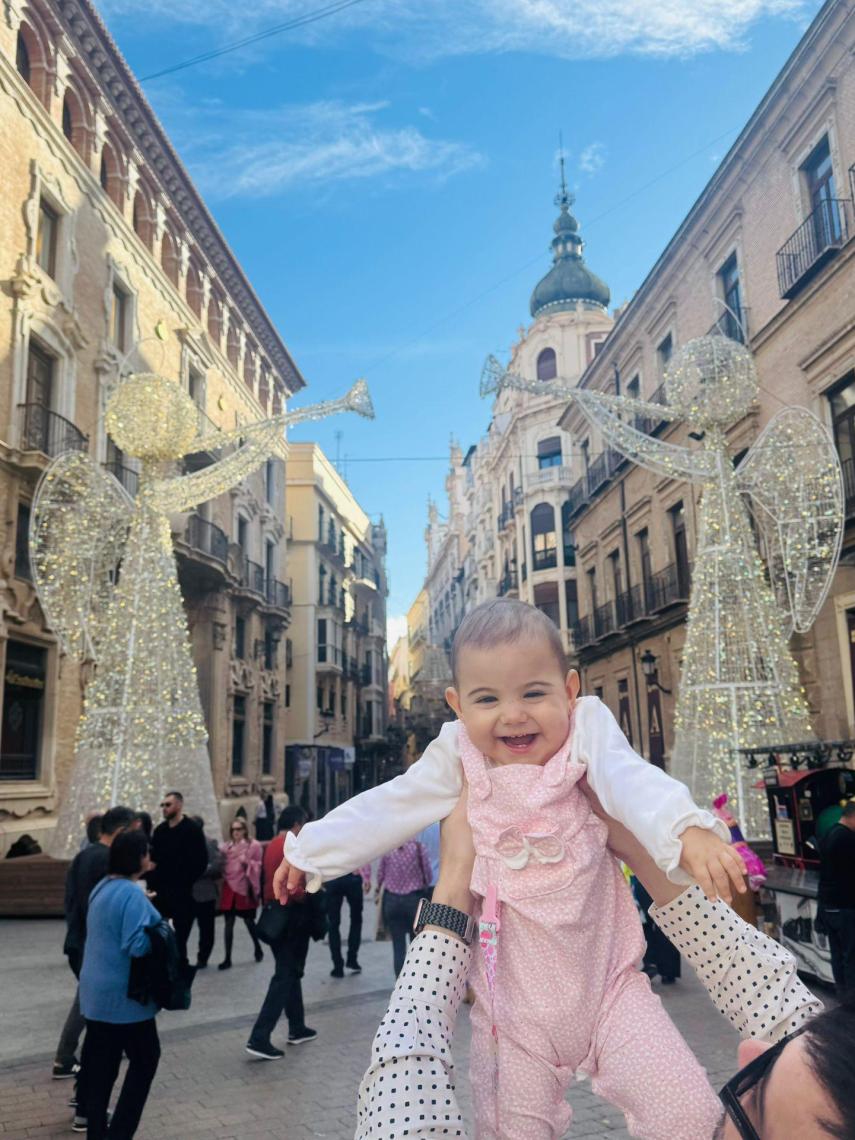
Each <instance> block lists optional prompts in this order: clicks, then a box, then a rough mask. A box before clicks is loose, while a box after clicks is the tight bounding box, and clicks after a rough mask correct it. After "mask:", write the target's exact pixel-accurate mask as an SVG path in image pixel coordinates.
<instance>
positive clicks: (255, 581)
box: [240, 558, 265, 597]
mask: <svg viewBox="0 0 855 1140" xmlns="http://www.w3.org/2000/svg"><path fill="white" fill-rule="evenodd" d="M240 580H241V585H242V586H243V587H245V589H247V590H252V592H253V593H254V594H260V595H261V596H262V597H264V594H265V589H264V583H265V574H264V567H263V566H260V565H259V564H258V563H257V562H253V561H252V559H250V558H244V559H243V562H242V563H241V568H240Z"/></svg>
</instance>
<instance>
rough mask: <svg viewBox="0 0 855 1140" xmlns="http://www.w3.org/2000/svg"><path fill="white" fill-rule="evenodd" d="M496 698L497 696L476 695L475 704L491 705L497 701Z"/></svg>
mask: <svg viewBox="0 0 855 1140" xmlns="http://www.w3.org/2000/svg"><path fill="white" fill-rule="evenodd" d="M495 700H496V698H495V697H476V699H475V704H476V705H491V704H493V703H494V702H495Z"/></svg>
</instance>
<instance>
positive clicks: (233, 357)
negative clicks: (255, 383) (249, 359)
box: [226, 313, 240, 368]
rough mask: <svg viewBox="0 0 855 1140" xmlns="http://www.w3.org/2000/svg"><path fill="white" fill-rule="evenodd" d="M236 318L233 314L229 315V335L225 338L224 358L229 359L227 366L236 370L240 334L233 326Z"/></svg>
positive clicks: (238, 358)
mask: <svg viewBox="0 0 855 1140" xmlns="http://www.w3.org/2000/svg"><path fill="white" fill-rule="evenodd" d="M236 319H237V318H236V317H235V315H234V313H232V314H231V319H230V320H229V334H228V336H227V337H226V356H227V357H228V359H229V364H231V365H232V367H233V368H237V366H238V361H239V360H240V333H239V332H238V330H237V326H236V324H235V321H236Z"/></svg>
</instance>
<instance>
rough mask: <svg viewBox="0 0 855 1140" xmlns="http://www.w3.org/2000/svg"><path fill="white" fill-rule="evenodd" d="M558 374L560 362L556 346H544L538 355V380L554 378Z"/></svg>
mask: <svg viewBox="0 0 855 1140" xmlns="http://www.w3.org/2000/svg"><path fill="white" fill-rule="evenodd" d="M557 375H558V362H557V360H556V357H555V349H554V348H544V349H543V350H542V352H540V353H539V354H538V357H537V378H538V380H554V379H555V377H556V376H557Z"/></svg>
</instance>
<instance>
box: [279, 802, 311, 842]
mask: <svg viewBox="0 0 855 1140" xmlns="http://www.w3.org/2000/svg"><path fill="white" fill-rule="evenodd" d="M308 818H309V817H308V814H307V813H306V810H305V809H304V808H301V807H300V806H299V805H298V804H289V805H288V807H285V808H283V809H282V811H281V812H280V813H279V822H278V823H277V825H276V826H277V829H278V830H279V831H293V833H294V834H295V835H299V834H300V828H301V827H302V826H303V824H304V823H305V822H306V820H307V819H308Z"/></svg>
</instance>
